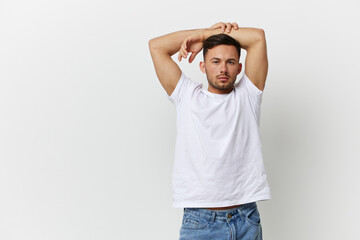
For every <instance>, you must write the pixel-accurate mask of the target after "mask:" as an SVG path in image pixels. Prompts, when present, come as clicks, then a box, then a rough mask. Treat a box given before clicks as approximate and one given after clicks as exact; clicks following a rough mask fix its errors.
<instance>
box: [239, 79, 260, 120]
mask: <svg viewBox="0 0 360 240" xmlns="http://www.w3.org/2000/svg"><path fill="white" fill-rule="evenodd" d="M236 87H238V88H241V89H242V91H244V92H246V93H247V94H246V95H247V96H248V99H249V103H250V105H251V109H252V111H253V113H254V116H255V118H256V120H257V123H258V125H259V124H260V109H261V102H262V96H263V91H261V90H260V89H258V88H257V87H256V86H255V85H254V84H253V83H252V82H251V80H250V79H249V78H248V76H246V74H245V73H244V75H243V76H242V78H241V80H240V81H239V83H238V85H237V86H236Z"/></svg>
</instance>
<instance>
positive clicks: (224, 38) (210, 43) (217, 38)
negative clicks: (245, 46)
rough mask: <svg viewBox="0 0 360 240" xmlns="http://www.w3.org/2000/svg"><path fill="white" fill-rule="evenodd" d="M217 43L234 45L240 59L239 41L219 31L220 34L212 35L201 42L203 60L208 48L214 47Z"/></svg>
mask: <svg viewBox="0 0 360 240" xmlns="http://www.w3.org/2000/svg"><path fill="white" fill-rule="evenodd" d="M219 45H230V46H234V47H235V48H236V50H237V53H238V55H239V59H240V52H241V51H240V50H241V46H240V43H239V42H238V41H237V40H236V39H234V38H232V37H230V36H229V35H227V34H224V33H220V34H216V35H212V36H210V37H208V38H207V39H205V40H204V42H203V56H204V60H205V55H206V53H207V51H208V49H212V48H213V47H216V46H219Z"/></svg>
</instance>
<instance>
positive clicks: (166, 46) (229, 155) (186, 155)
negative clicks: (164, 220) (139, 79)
mask: <svg viewBox="0 0 360 240" xmlns="http://www.w3.org/2000/svg"><path fill="white" fill-rule="evenodd" d="M240 46H241V47H242V48H244V49H245V50H246V51H247V56H246V61H245V66H246V67H245V73H244V74H243V76H242V78H241V79H240V81H239V82H238V83H235V81H236V77H237V75H238V74H239V73H240V72H241V69H242V64H241V63H239V61H240ZM149 47H150V52H151V56H152V59H153V62H154V66H155V71H156V74H157V77H158V78H159V80H160V83H161V85H162V86H163V87H164V89H165V91H166V92H167V94H168V98H169V100H170V101H171V102H172V103H173V104H174V105H175V107H176V111H177V138H176V147H175V161H174V169H173V179H172V186H173V207H176V208H183V209H184V215H183V220H182V226H181V229H180V240H202V239H204V240H209V239H214V240H216V239H219V240H222V239H231V240H233V239H241V240H247V239H262V227H261V224H260V214H259V212H258V209H257V205H256V202H257V201H262V200H268V199H270V198H271V197H270V189H269V185H268V182H267V177H266V173H265V169H264V164H263V158H262V150H261V141H260V134H259V123H260V121H259V120H260V106H261V101H262V93H263V90H264V87H265V80H266V76H267V71H268V60H267V50H266V40H265V34H264V31H263V30H261V29H256V28H239V27H238V25H237V24H236V23H232V24H230V23H218V24H215V25H213V26H212V27H210V28H207V29H197V30H185V31H178V32H174V33H170V34H167V35H164V36H160V37H158V38H154V39H151V40H150V41H149ZM201 50H203V57H204V61H203V62H201V63H200V69H201V71H202V72H203V73H205V74H206V77H207V80H208V83H209V85H208V89H207V90H206V89H204V88H202V84H199V83H197V82H195V81H192V80H191V79H190V78H188V77H187V76H186V75H185V74H184V73H183V72H182V71H181V70H180V68H179V66H178V65H177V64H176V63H175V61H173V59H172V58H171V56H172V55H174V54H175V53H177V52H179V55H178V60H179V61H181V60H182V58H187V57H188V56H189V54H190V53H191V55H190V56H189V62H190V63H191V62H192V61H193V60H194V58H195V56H196V55H197V54H198V53H199V52H200V51H201Z"/></svg>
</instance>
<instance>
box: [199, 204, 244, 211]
mask: <svg viewBox="0 0 360 240" xmlns="http://www.w3.org/2000/svg"><path fill="white" fill-rule="evenodd" d="M239 206H241V204H239V205H234V206H228V207H218V208H205V209H209V210H225V209H230V208H236V207H239Z"/></svg>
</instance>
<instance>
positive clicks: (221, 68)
mask: <svg viewBox="0 0 360 240" xmlns="http://www.w3.org/2000/svg"><path fill="white" fill-rule="evenodd" d="M220 73H221V74H225V73H227V66H226V63H222V64H220Z"/></svg>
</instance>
